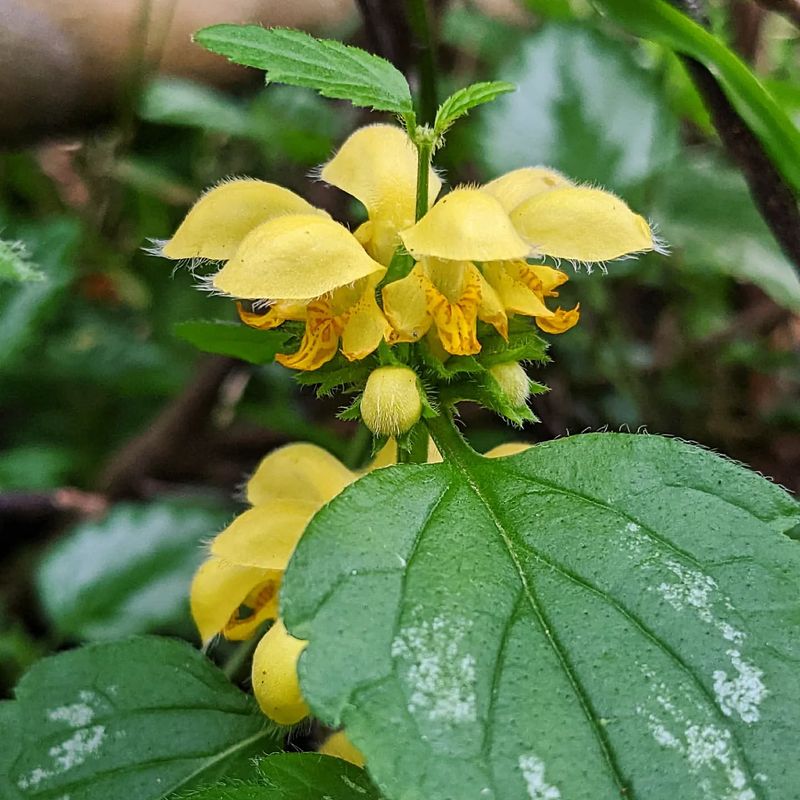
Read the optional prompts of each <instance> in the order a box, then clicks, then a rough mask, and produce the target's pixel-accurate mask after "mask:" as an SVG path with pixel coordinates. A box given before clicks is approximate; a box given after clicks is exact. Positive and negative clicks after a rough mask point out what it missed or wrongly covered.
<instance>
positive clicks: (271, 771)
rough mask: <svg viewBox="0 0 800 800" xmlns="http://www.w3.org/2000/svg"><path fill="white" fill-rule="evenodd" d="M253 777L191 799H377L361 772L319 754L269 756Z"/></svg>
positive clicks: (259, 763) (206, 790) (258, 764)
mask: <svg viewBox="0 0 800 800" xmlns="http://www.w3.org/2000/svg"><path fill="white" fill-rule="evenodd" d="M255 772H256V774H257V777H256V778H249V779H248V780H247V782H246V783H244V784H233V783H227V784H226V783H220V784H217V785H216V786H208V787H205V788H203V789H201V790H200V791H198V792H192V794H191V795H188V796H187V797H191V800H309V798H311V797H314V798H316V797H320V798H325V800H380V795H378V793H377V791H376V790H375V787H374V786H373V785H372V784H371V783H370V780H369V778H368V777H367V774H366V773H365V772H364V770H363V769H360V768H359V767H356V766H354V765H353V764H350V763H348V762H347V761H343V760H342V759H340V758H333V757H331V756H323V755H320V754H319V753H273V754H272V755H269V756H266V757H264V758H260V759H258V760H257V761H256V764H255Z"/></svg>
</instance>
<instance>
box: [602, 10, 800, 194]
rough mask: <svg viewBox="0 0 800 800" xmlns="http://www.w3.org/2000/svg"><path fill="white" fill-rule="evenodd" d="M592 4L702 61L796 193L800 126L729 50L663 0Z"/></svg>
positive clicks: (636, 30) (799, 173)
mask: <svg viewBox="0 0 800 800" xmlns="http://www.w3.org/2000/svg"><path fill="white" fill-rule="evenodd" d="M595 5H598V6H600V7H601V8H603V9H604V10H605V11H606V12H608V14H609V15H610V16H611V17H613V18H614V19H615V20H616V21H617V22H619V23H620V24H621V25H623V26H625V27H626V28H628V29H629V30H631V31H632V32H633V33H635V34H636V35H637V36H641V37H643V38H645V39H650V40H651V41H654V42H658V43H660V44H662V45H665V46H667V47H670V48H672V49H673V50H676V51H678V52H679V53H684V54H685V55H688V56H691V57H692V58H695V59H697V60H698V61H701V62H703V63H704V64H705V65H706V66H707V67H708V68H709V69H710V70H711V72H713V73H714V76H715V77H716V79H717V80H718V81H719V83H720V85H721V87H722V89H723V91H724V92H725V94H726V95H727V96H728V99H729V100H730V101H731V103H732V104H733V105H734V107H735V108H736V110H737V111H738V112H739V114H740V115H741V116H742V118H743V119H744V121H745V122H746V123H747V125H748V127H749V128H750V129H751V130H752V131H753V133H755V135H756V136H757V137H758V138H759V139H760V140H761V142H762V144H763V145H764V147H765V148H766V150H767V152H768V153H769V155H770V157H771V158H772V160H773V163H774V164H775V166H776V167H777V168H778V169H779V170H780V171H781V172H782V173H783V176H784V177H785V178H786V180H787V181H789V183H791V184H792V185H793V186H794V187H795V189H797V190H798V191H800V130H798V129H797V127H795V125H794V124H793V123H792V121H791V119H790V118H789V117H788V116H787V114H786V113H785V112H784V111H783V109H782V108H781V106H780V105H779V104H778V103H777V102H776V101H775V99H774V98H773V97H772V95H771V94H770V93H769V92H768V91H767V90H766V89H765V88H764V86H763V85H762V84H761V83H760V81H759V80H758V78H757V77H756V76H755V75H754V74H753V72H751V71H750V69H749V68H748V67H747V65H746V64H745V63H744V62H743V61H742V60H741V59H740V58H739V57H738V56H737V55H736V54H735V53H734V52H733V51H732V50H730V49H729V48H728V47H726V46H725V44H724V43H723V42H722V41H720V40H719V39H718V38H717V37H716V36H714V35H713V34H711V33H709V32H708V31H706V30H705V29H704V28H702V27H701V26H700V25H698V24H697V23H696V22H694V21H693V20H691V19H690V18H689V17H687V16H686V15H685V14H682V13H681V12H680V11H678V10H677V9H676V8H674V7H673V6H671V5H670V4H669V3H667V2H664V0H649V2H647V3H643V2H641V0H595Z"/></svg>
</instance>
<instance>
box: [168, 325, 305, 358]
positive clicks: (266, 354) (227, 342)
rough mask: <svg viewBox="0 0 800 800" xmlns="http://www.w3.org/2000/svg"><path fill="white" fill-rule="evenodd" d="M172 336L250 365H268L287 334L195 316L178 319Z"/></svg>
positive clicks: (284, 343)
mask: <svg viewBox="0 0 800 800" xmlns="http://www.w3.org/2000/svg"><path fill="white" fill-rule="evenodd" d="M174 331H175V335H176V336H178V337H179V338H181V339H183V340H184V341H187V342H189V344H193V345H194V346H195V347H196V348H197V349H198V350H202V351H203V352H205V353H216V354H217V355H221V356H232V357H233V358H240V359H242V361H249V362H250V363H251V364H269V363H270V362H272V361H274V360H275V354H276V353H280V352H281V351H282V350H284V349H285V347H286V343H287V342H288V341H289V338H290V335H289V334H288V333H286V332H285V331H279V330H271V331H259V330H256V329H255V328H250V327H248V326H247V325H243V324H241V323H239V322H222V321H221V320H204V319H196V320H189V321H188V322H179V323H177V324H176V325H175V327H174Z"/></svg>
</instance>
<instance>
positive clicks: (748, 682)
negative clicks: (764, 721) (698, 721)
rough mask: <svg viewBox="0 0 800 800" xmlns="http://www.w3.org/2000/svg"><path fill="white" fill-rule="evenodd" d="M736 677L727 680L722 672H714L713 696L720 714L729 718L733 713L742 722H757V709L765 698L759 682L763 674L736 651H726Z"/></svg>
mask: <svg viewBox="0 0 800 800" xmlns="http://www.w3.org/2000/svg"><path fill="white" fill-rule="evenodd" d="M727 654H728V656H730V659H731V664H732V665H733V668H734V669H735V670H736V673H737V674H736V676H735V677H733V678H728V673H727V672H724V671H723V670H717V671H716V672H714V694H715V696H716V698H717V702H718V703H719V707H720V708H721V709H722V712H723V713H724V714H725V715H726V716H728V717H730V716H731V715H732V714H733V713H734V712H735V713H736V714H738V715H739V717H740V718H741V719H742V721H743V722H746V723H748V724H751V723H753V722H758V720H759V718H760V716H761V713H760V711H759V709H758V707H759V705H760V704H761V701H762V700H763V699H764V698H765V697H766V696H767V689H766V687H765V686H764V683H763V681H762V680H761V679H762V678H763V677H764V673H763V672H762V671H761V670H760V669H759V668H758V667H756V666H754V665H753V664H750V663H748V662H747V661H745V660H744V659H743V658H742V655H741V653H740V652H739V651H738V650H728V652H727Z"/></svg>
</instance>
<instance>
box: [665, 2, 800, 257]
mask: <svg viewBox="0 0 800 800" xmlns="http://www.w3.org/2000/svg"><path fill="white" fill-rule="evenodd" d="M673 2H674V3H675V5H677V6H679V7H680V8H681V9H682V10H683V11H684V12H685V13H686V14H688V15H689V16H690V17H692V19H694V20H695V21H696V22H698V23H699V24H701V25H705V26H708V18H707V16H706V14H705V11H704V9H703V7H702V5H701V4H700V3H698V2H697V0H673ZM681 58H682V60H683V63H684V64H685V65H686V69H687V70H688V72H689V75H690V76H691V78H692V80H693V81H694V84H695V86H696V87H697V90H698V92H699V93H700V95H701V96H702V98H703V100H704V101H705V104H706V107H707V108H708V112H709V115H710V116H711V121H712V123H713V125H714V128H715V129H716V131H717V133H718V134H719V138H720V140H721V141H722V144H723V146H724V147H725V150H726V151H727V152H728V155H729V157H730V158H731V160H732V161H733V162H734V163H735V164H736V166H737V167H738V168H739V170H740V171H741V172H742V175H743V176H744V179H745V180H746V181H747V186H748V188H749V190H750V195H751V197H752V198H753V201H754V202H755V204H756V207H757V208H758V210H759V213H760V214H761V216H762V217H763V219H764V221H765V222H766V223H767V225H768V226H769V228H770V230H771V231H772V235H773V236H774V237H775V240H776V241H777V243H778V244H779V245H780V248H781V250H783V252H784V253H785V255H786V256H787V257H788V258H789V259H790V260H791V261H792V262H793V263H794V265H795V267H796V268H797V269H798V271H800V208H798V204H797V197H796V196H795V194H794V192H793V191H792V189H791V187H790V186H789V184H787V183H786V181H785V180H784V179H783V176H782V175H781V174H780V173H779V172H778V170H777V169H776V168H775V166H774V165H773V163H772V160H771V159H770V157H769V156H768V155H767V153H766V151H765V150H764V147H763V146H762V144H761V142H760V141H759V140H758V138H757V137H756V135H755V134H754V133H753V132H752V131H751V130H750V128H749V127H748V126H747V124H746V123H745V122H744V120H743V119H742V118H741V116H739V113H738V112H737V111H736V109H735V108H734V107H733V105H732V103H731V101H730V100H728V97H727V95H726V94H725V92H724V91H723V90H722V88H721V87H720V85H719V83H718V82H717V79H716V78H715V77H714V75H713V74H712V73H711V71H710V70H709V69H708V68H707V67H706V66H705V65H704V64H702V63H701V62H700V61H697V60H696V59H694V58H691V57H689V56H681Z"/></svg>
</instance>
